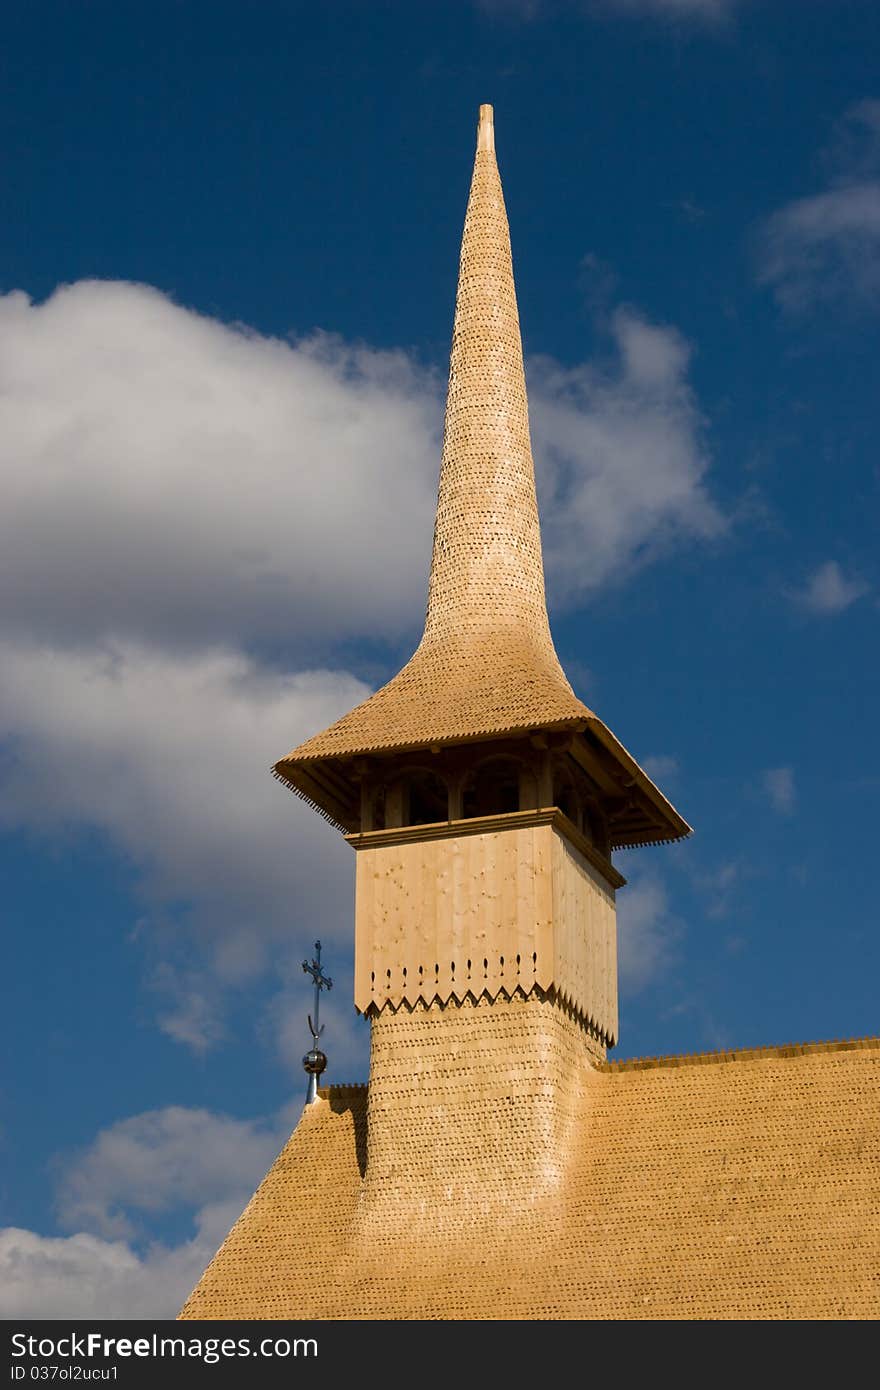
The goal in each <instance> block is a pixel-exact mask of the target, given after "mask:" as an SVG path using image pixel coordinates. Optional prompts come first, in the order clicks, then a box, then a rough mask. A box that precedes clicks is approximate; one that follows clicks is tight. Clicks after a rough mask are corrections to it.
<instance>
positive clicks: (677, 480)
mask: <svg viewBox="0 0 880 1390" xmlns="http://www.w3.org/2000/svg"><path fill="white" fill-rule="evenodd" d="M611 333H612V340H613V345H614V348H615V352H616V355H615V358H614V360H613V361H612V362H611V363H610V364H608V365H606V366H603V367H594V366H591V365H582V366H578V367H571V368H565V367H561V366H559V365H558V364H557V363H555V362H552V361H550V360H548V359H546V358H543V359H539V360H537V361H535V362H533V363H532V365H531V372H530V381H529V386H530V405H531V407H532V427H533V434H534V440H535V452H536V456H537V458H538V459H539V461H540V462H539V477H538V489H539V493H540V494H541V504H542V519H543V532H544V547H545V555H546V557H547V565H548V570H549V572H550V579H551V592H552V593H553V594H554V596H556V597H557V598H559V599H560V600H561V601H563V602H566V601H567V602H569V603H571V602H574V601H576V600H578V599H582V598H583V597H584V596H586V595H588V594H589V593H591V592H592V591H594V590H595V589H596V588H598V587H599V586H600V585H602V584H604V583H607V582H608V581H609V580H612V579H615V578H617V577H619V576H620V575H622V574H626V573H629V572H631V571H632V570H633V569H634V568H635V567H637V566H639V565H641V564H645V563H646V562H648V561H650V560H652V559H654V558H656V556H657V555H658V554H659V553H662V551H663V550H664V549H666V548H668V547H670V546H672V545H673V544H676V543H677V544H687V543H690V542H692V541H693V540H694V539H698V540H704V539H706V538H709V537H713V536H716V535H718V534H719V533H720V532H721V531H722V530H723V528H724V520H723V518H722V516H721V514H720V512H719V511H718V508H717V507H716V506H715V504H714V502H713V501H712V499H711V497H710V496H709V493H708V491H707V489H706V485H705V477H706V473H707V470H708V467H709V458H708V453H707V450H706V447H705V444H704V442H703V438H702V426H703V422H702V419H701V416H700V413H699V409H698V407H697V403H696V400H695V398H694V394H693V391H692V389H691V387H690V385H689V383H688V380H687V368H688V361H689V357H690V349H689V347H688V345H687V343H686V342H685V340H684V339H683V338H682V336H681V335H680V334H679V333H678V332H677V331H676V330H675V329H673V328H668V327H662V326H658V325H655V324H651V323H648V322H647V321H646V320H645V319H644V318H642V317H641V316H639V315H638V314H636V313H635V312H633V311H632V310H629V309H620V310H618V311H617V312H616V313H615V314H614V315H613V317H612V319H611Z"/></svg>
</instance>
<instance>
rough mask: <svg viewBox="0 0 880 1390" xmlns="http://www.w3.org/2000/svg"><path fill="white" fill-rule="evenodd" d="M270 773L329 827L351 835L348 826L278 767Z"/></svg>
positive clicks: (270, 769) (271, 768) (272, 768)
mask: <svg viewBox="0 0 880 1390" xmlns="http://www.w3.org/2000/svg"><path fill="white" fill-rule="evenodd" d="M269 771H270V772H271V774H272V776H273V777H274V778H275V781H276V782H281V783H282V785H283V786H285V787H286V788H287V790H288V791H289V792H293V794H294V796H298V797H299V799H300V801H305V802H306V803H307V805H309V806H311V808H312V810H313V811H317V813H318V815H319V816H320V817H321V819H322V820H325V821H327V823H328V824H329V825H332V826H334V827H335V828H336V829H337V830H341V831H342V833H343V835H348V834H349V830H348V826H347V825H343V824H342V821H340V820H337V819H336V817H335V816H332V815H331V814H330V812H329V811H326V810H325V809H324V807H323V806H322V805H321V803H320V802H319V801H315V799H314V798H313V797H311V796H309V794H308V792H304V791H303V789H302V787H298V786H297V785H296V783H295V782H291V780H290V778H289V777H286V776H285V775H284V773H283V772H279V771H278V769H277V767H270V768H269Z"/></svg>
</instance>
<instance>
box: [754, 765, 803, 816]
mask: <svg viewBox="0 0 880 1390" xmlns="http://www.w3.org/2000/svg"><path fill="white" fill-rule="evenodd" d="M761 786H762V787H763V789H764V792H765V793H766V796H767V799H768V801H769V802H770V805H771V806H772V807H773V810H774V811H776V812H777V813H778V814H779V815H780V816H790V815H791V814H792V813H793V811H794V808H795V802H796V800H797V796H796V793H795V785H794V770H793V768H790V767H768V768H767V770H766V771H765V772H764V773H762V775H761Z"/></svg>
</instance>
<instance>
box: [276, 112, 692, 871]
mask: <svg viewBox="0 0 880 1390" xmlns="http://www.w3.org/2000/svg"><path fill="white" fill-rule="evenodd" d="M588 727H589V728H590V729H591V730H592V731H593V734H594V735H595V737H596V738H597V739H598V740H599V741H600V742H601V743H602V744H603V745H604V746H605V747H606V749H607V750H608V752H609V754H610V756H611V758H613V759H614V760H615V761H616V762H617V763H619V764H620V765H621V766H622V768H623V770H624V772H625V775H626V777H627V778H628V779H630V780H632V779H635V781H636V782H637V783H638V784H639V787H640V790H641V793H642V794H643V796H645V797H647V799H648V800H649V801H650V802H651V803H652V804H653V807H654V810H653V811H652V812H651V814H650V815H649V816H648V817H647V819H646V818H645V817H644V816H642V819H641V821H640V823H639V828H638V842H645V841H646V840H657V841H659V840H664V839H674V838H678V836H680V835H684V834H687V833H688V830H689V827H688V826H687V824H686V822H684V821H683V820H682V819H681V817H679V816H678V815H677V813H676V812H675V811H674V810H673V808H672V807H671V806H670V805H669V803H668V802H667V801H666V798H665V797H664V796H663V795H662V793H661V792H660V791H659V790H658V789H657V788H656V787H654V785H653V783H651V782H650V779H648V778H647V777H646V775H645V774H644V773H643V772H642V771H641V769H640V768H638V766H637V765H636V764H635V763H634V761H633V760H632V758H630V756H629V754H628V753H626V751H625V749H623V748H622V747H621V745H620V744H619V743H618V742H617V740H616V739H615V738H614V736H613V734H611V732H610V731H609V730H608V729H607V728H606V726H605V725H604V724H603V723H602V722H601V720H599V719H598V718H597V716H596V715H595V714H594V713H593V712H592V710H590V709H588V708H587V706H586V705H585V704H583V703H582V701H581V700H579V699H578V698H577V696H576V695H575V694H574V692H573V690H572V688H571V685H570V684H569V682H568V680H567V678H566V676H565V673H564V671H563V670H562V667H561V665H560V663H559V658H558V657H557V655H556V650H555V648H554V645H553V638H552V636H551V634H550V623H549V620H548V617H547V603H546V597H545V591H544V569H543V560H542V555H541V533H540V525H539V521H538V504H537V498H536V494H535V469H534V463H533V460H532V449H531V442H530V436H529V412H528V401H527V397H526V383H525V373H524V371H523V352H522V340H521V336H520V326H519V314H518V311H517V303H516V291H515V288H514V280H513V262H512V258H511V249H510V232H509V229H508V223H507V211H506V209H505V205H504V195H503V193H502V190H501V179H500V176H499V173H498V164H497V161H496V158H495V135H494V123H493V113H492V107H491V106H481V107H480V116H479V125H478V128H477V149H476V156H475V160H474V171H473V178H472V181H471V189H470V197H469V200H468V207H467V214H466V216H465V223H464V234H463V237H462V246H461V259H460V266H459V280H458V293H457V297H456V305H455V321H454V327H453V334H452V352H451V357H450V366H449V385H448V392H447V401H446V419H445V427H444V435H443V452H442V460H441V468H440V486H439V494H438V500H437V517H436V523H435V527H434V545H433V554H432V560H431V574H430V580H429V584H428V604H427V614H426V619H425V630H424V634H423V636H422V640H421V642H420V643H419V645H418V648H417V649H416V651H415V653H414V655H413V656H412V657H411V658H410V660H409V661H408V662H407V664H406V666H404V668H403V670H402V671H400V672H399V673H398V674H397V675H396V676H395V677H394V678H393V680H391V681H389V682H388V684H387V685H385V686H383V687H382V688H381V689H380V690H378V691H376V693H375V694H374V695H371V696H370V698H369V699H368V700H366V701H364V703H363V704H361V705H358V706H357V708H355V709H354V710H352V712H351V713H350V714H347V715H345V716H344V717H343V718H342V719H339V720H337V722H336V723H335V724H332V725H331V726H330V728H329V729H326V730H324V732H322V733H319V734H316V735H315V736H314V737H313V738H310V739H308V740H307V741H306V742H305V743H303V744H300V745H299V747H297V748H295V749H294V750H293V751H292V752H291V753H289V754H288V755H287V757H285V758H282V759H281V760H280V761H279V762H278V763H276V764H275V768H274V771H275V774H276V775H277V776H278V777H279V778H281V779H282V780H284V781H286V782H288V783H289V784H290V785H291V786H292V787H293V788H294V790H296V791H298V792H299V793H300V794H301V795H303V796H305V797H306V798H307V799H308V800H309V801H311V802H312V803H313V804H314V805H316V806H318V807H319V808H320V809H322V810H323V811H324V813H325V814H327V815H329V816H330V818H331V819H333V820H336V821H338V822H339V823H340V824H343V825H344V826H345V825H346V816H345V814H344V812H342V811H340V810H339V809H338V807H339V802H338V786H337V788H336V790H335V791H334V789H333V788H332V787H331V785H330V783H331V781H332V782H334V783H337V782H338V775H339V772H340V769H341V766H342V760H351V759H354V758H358V757H363V756H366V755H369V754H374V753H375V754H380V753H391V752H397V751H403V750H408V749H416V748H430V747H439V746H443V745H450V744H459V743H466V742H472V741H476V740H480V739H492V738H499V737H502V736H512V737H517V736H520V735H524V734H529V733H534V732H535V731H538V730H564V729H571V730H576V731H578V732H582V731H583V730H584V729H586V728H588ZM331 764H332V767H331V766H330V765H331ZM328 768H329V777H328V775H327V770H328ZM655 813H659V818H658V823H657V824H656V825H655V824H654V819H655V818H656V817H655ZM642 822H644V824H642ZM649 822H650V824H649ZM347 828H351V826H348V827H347ZM655 832H656V833H655ZM623 842H624V841H621V843H623ZM627 842H630V841H627ZM632 842H637V841H635V840H634V841H632Z"/></svg>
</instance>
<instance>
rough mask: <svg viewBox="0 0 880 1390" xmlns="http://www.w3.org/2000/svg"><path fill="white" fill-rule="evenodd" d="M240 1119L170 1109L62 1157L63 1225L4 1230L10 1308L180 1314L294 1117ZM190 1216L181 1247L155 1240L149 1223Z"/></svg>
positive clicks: (2, 1281)
mask: <svg viewBox="0 0 880 1390" xmlns="http://www.w3.org/2000/svg"><path fill="white" fill-rule="evenodd" d="M298 1109H299V1107H298V1106H296V1107H290V1108H288V1109H286V1110H285V1111H283V1112H281V1113H279V1114H278V1115H276V1116H273V1117H272V1118H271V1119H270V1120H239V1119H233V1118H232V1117H230V1116H228V1115H218V1114H214V1113H212V1112H211V1111H208V1110H191V1109H187V1108H185V1107H183V1106H168V1107H166V1108H165V1109H162V1110H152V1111H147V1112H145V1113H144V1114H141V1115H134V1116H131V1117H130V1118H129V1119H125V1120H121V1121H119V1122H118V1123H117V1124H114V1125H111V1126H109V1128H107V1129H105V1130H102V1131H101V1132H100V1133H99V1134H98V1135H97V1137H96V1139H95V1141H94V1143H93V1144H91V1145H90V1146H89V1147H88V1148H87V1149H86V1150H85V1151H84V1152H82V1153H80V1154H74V1155H65V1156H64V1158H63V1160H62V1159H61V1158H59V1159H58V1160H57V1161H56V1163H55V1169H56V1172H57V1173H58V1174H59V1189H58V1205H59V1214H60V1218H61V1223H62V1227H64V1228H66V1229H68V1230H72V1231H73V1232H74V1234H72V1235H70V1236H63V1237H48V1236H42V1235H39V1234H37V1233H36V1232H34V1231H28V1230H22V1229H20V1228H16V1227H7V1228H5V1229H2V1230H0V1316H2V1317H4V1318H15V1317H25V1318H27V1317H30V1318H35V1317H36V1318H53V1317H54V1318H86V1317H101V1318H131V1317H134V1318H172V1317H174V1316H175V1315H176V1313H177V1312H178V1311H179V1309H180V1306H181V1304H182V1303H183V1301H184V1299H185V1298H186V1296H187V1294H188V1293H189V1292H190V1290H191V1289H192V1288H193V1286H194V1284H195V1283H196V1281H197V1279H198V1278H199V1276H200V1275H201V1273H202V1271H203V1270H204V1268H205V1266H206V1265H207V1263H208V1261H209V1260H210V1259H211V1257H212V1255H213V1254H214V1252H215V1250H216V1249H217V1247H218V1245H219V1244H220V1242H221V1241H222V1240H223V1238H224V1237H225V1236H226V1234H227V1232H228V1230H229V1228H230V1226H231V1225H232V1223H233V1222H234V1221H235V1220H236V1219H237V1217H238V1216H239V1215H240V1214H241V1212H242V1210H243V1208H244V1206H245V1204H246V1202H247V1201H248V1199H249V1198H250V1196H251V1194H252V1193H253V1191H254V1189H255V1187H256V1186H257V1184H258V1183H259V1182H260V1180H261V1179H262V1178H263V1176H264V1175H265V1173H266V1171H267V1169H268V1168H269V1166H270V1164H271V1163H272V1161H273V1159H274V1158H275V1156H276V1155H277V1153H278V1152H279V1150H280V1149H281V1147H282V1145H283V1143H284V1141H285V1139H286V1138H287V1135H288V1134H289V1133H290V1131H291V1129H292V1128H293V1125H294V1124H295V1122H296V1118H297V1112H298ZM171 1211H177V1212H182V1213H183V1214H188V1215H189V1216H190V1218H191V1220H192V1224H193V1228H194V1230H193V1234H192V1236H190V1237H189V1238H187V1239H185V1240H183V1241H181V1242H180V1244H178V1245H165V1244H162V1243H160V1242H155V1241H145V1240H144V1238H143V1230H142V1222H143V1219H144V1218H147V1219H149V1218H150V1217H155V1216H156V1215H157V1214H158V1213H165V1212H171Z"/></svg>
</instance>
